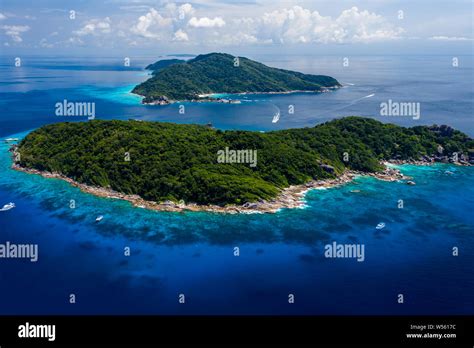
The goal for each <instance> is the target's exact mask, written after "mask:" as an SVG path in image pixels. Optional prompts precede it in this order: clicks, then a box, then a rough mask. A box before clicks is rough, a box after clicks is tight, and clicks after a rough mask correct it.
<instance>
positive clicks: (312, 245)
mask: <svg viewBox="0 0 474 348" xmlns="http://www.w3.org/2000/svg"><path fill="white" fill-rule="evenodd" d="M251 58H254V59H257V60H260V61H263V62H264V63H266V64H268V65H271V66H275V67H281V68H287V69H292V70H299V71H302V72H307V73H319V74H326V75H330V76H333V77H335V78H337V79H338V80H339V81H340V82H342V83H344V86H345V87H344V88H341V89H339V90H337V91H334V92H331V93H322V94H307V93H300V94H290V95H272V96H269V95H247V96H238V97H236V96H231V98H239V99H241V101H242V102H241V104H215V103H201V104H192V103H185V104H184V105H185V113H184V114H180V113H179V108H178V105H169V106H165V107H159V106H143V105H141V104H140V97H138V96H135V95H133V94H130V93H129V92H130V90H131V89H132V88H133V86H134V85H136V84H137V83H139V82H141V81H144V80H145V79H146V78H147V77H148V73H147V72H146V71H144V70H143V69H142V67H143V66H145V65H146V64H148V63H150V62H152V61H154V59H153V58H149V57H148V58H147V57H144V58H140V59H136V60H132V65H131V67H124V66H123V61H121V59H118V58H107V59H100V60H98V59H91V58H84V59H77V58H76V59H71V58H63V59H60V58H44V57H43V58H39V57H22V66H21V67H15V66H14V64H13V63H14V60H13V58H12V57H1V58H0V73H1V74H0V107H1V110H2V111H1V113H0V137H2V139H0V207H1V206H3V204H6V203H8V202H14V203H15V204H16V208H14V209H12V210H9V211H3V212H0V244H2V243H5V242H6V241H10V242H12V243H28V244H30V243H37V244H38V247H39V258H38V261H37V262H30V261H29V260H27V259H0V284H1V286H0V314H349V315H351V314H472V313H474V277H473V272H472V270H473V269H474V256H473V255H474V215H473V214H472V213H471V212H472V211H473V209H474V168H467V167H457V166H452V165H435V166H430V167H417V166H401V167H400V169H401V170H402V171H403V172H404V173H405V174H407V175H410V176H412V177H413V180H414V181H415V182H416V183H417V184H416V185H415V186H408V185H406V184H404V183H398V182H394V183H388V182H382V181H378V180H375V179H371V178H364V177H360V178H358V179H357V180H355V181H354V182H352V183H350V184H347V185H345V186H341V187H337V188H331V189H325V190H313V191H310V192H309V193H308V194H307V196H306V197H305V200H306V207H305V208H304V209H293V210H288V209H285V210H282V211H280V212H278V213H276V214H239V215H224V214H213V213H191V212H186V213H166V212H153V211H148V210H144V209H140V208H134V207H132V206H131V205H130V204H129V203H127V202H123V201H119V200H110V199H104V198H98V197H95V196H92V195H89V194H85V193H82V192H81V191H80V190H79V189H77V188H73V187H71V186H70V185H69V184H67V183H66V182H63V181H61V180H55V179H45V178H42V177H40V176H36V175H29V174H25V173H21V172H16V171H14V170H12V169H11V168H10V165H11V158H10V154H9V152H8V145H7V144H6V143H4V142H3V138H8V137H19V138H21V137H23V136H24V135H26V134H27V133H28V132H29V131H31V130H32V129H35V128H37V127H39V126H41V125H44V124H48V123H53V122H60V121H85V120H86V117H83V118H81V117H58V116H55V104H56V103H57V102H62V101H63V100H65V99H66V100H68V101H79V102H95V103H96V118H99V119H129V118H134V119H142V120H154V121H155V120H156V121H170V122H179V123H199V124H205V123H208V122H211V123H212V124H213V125H214V126H215V127H218V128H221V129H249V130H260V131H268V130H272V129H283V128H291V127H304V126H312V125H315V124H317V123H321V122H325V121H327V120H330V119H332V118H335V117H342V116H346V115H362V116H368V117H374V118H376V119H379V120H381V121H383V122H393V123H397V124H401V125H407V126H412V125H419V124H433V123H438V124H449V125H451V126H454V127H455V128H458V129H460V130H462V131H464V132H466V133H468V134H470V135H471V136H472V135H474V123H473V122H472V117H473V99H474V92H473V84H472V81H473V76H472V74H473V63H472V61H473V59H472V56H466V57H460V58H459V59H460V66H459V67H457V68H454V67H452V65H451V57H447V56H406V57H403V56H387V57H364V56H359V57H354V58H351V59H350V65H349V67H343V66H342V58H341V57H310V56H304V57H291V56H288V57H281V56H280V57H275V56H255V57H251ZM372 94H373V96H371V97H368V96H369V95H372ZM388 99H392V100H393V101H401V102H419V103H420V105H421V117H420V119H419V120H413V119H412V118H411V117H386V116H380V113H379V110H380V103H381V102H386V101H388ZM289 105H293V106H294V109H295V112H294V114H289V113H288V106H289ZM278 112H279V113H280V119H279V121H278V122H277V123H272V119H273V117H274V115H275V114H276V113H278ZM71 200H74V202H75V207H74V208H71V206H70V202H71ZM400 200H402V201H403V208H400ZM98 215H103V216H104V219H103V220H102V221H101V222H100V223H96V222H95V219H96V217H97V216H98ZM379 222H385V224H386V227H385V228H384V229H382V230H377V229H376V228H375V226H376V225H377V224H378V223H379ZM333 242H337V243H350V244H363V245H364V250H365V260H364V261H363V262H358V261H357V260H356V259H355V258H345V259H342V258H325V257H324V247H325V245H326V244H330V243H333ZM127 247H128V248H130V256H125V255H124V248H127ZM236 247H238V248H239V251H240V255H239V256H235V254H234V251H235V248H236ZM454 247H457V248H458V250H459V254H458V256H453V248H454ZM70 294H74V295H75V298H76V301H75V303H74V304H71V303H70V302H69V299H70ZM180 294H184V296H185V303H179V301H178V299H179V295H180ZM289 294H293V295H294V298H295V301H294V303H291V304H290V303H288V296H289ZM399 294H403V296H404V303H403V304H400V303H398V295H399Z"/></svg>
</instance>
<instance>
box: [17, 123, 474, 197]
mask: <svg viewBox="0 0 474 348" xmlns="http://www.w3.org/2000/svg"><path fill="white" fill-rule="evenodd" d="M443 127H445V126H442V127H426V126H419V127H414V128H403V127H399V126H395V125H392V124H383V123H381V122H378V121H375V120H373V119H367V118H360V117H347V118H343V119H338V120H333V121H330V122H327V123H324V124H320V125H317V126H315V127H312V128H302V129H289V130H282V131H273V132H268V133H260V132H250V131H221V130H216V129H212V128H209V127H206V126H200V125H179V124H173V123H159V122H138V121H116V120H114V121H101V120H94V121H90V122H84V123H83V122H80V123H79V122H77V123H76V122H74V123H56V124H51V125H47V126H44V127H41V128H39V129H37V130H35V131H33V132H31V133H30V134H28V135H27V136H26V137H25V138H24V139H23V140H22V141H21V143H20V144H19V152H20V154H21V162H20V164H21V165H22V166H24V167H29V168H36V169H39V170H46V171H51V172H60V173H62V174H64V175H66V176H68V177H70V178H72V179H75V180H76V181H78V182H82V183H86V184H90V185H97V186H103V187H111V188H113V189H114V190H116V191H120V192H123V193H127V194H138V195H140V196H142V197H143V198H145V199H148V200H153V201H163V200H167V199H170V200H175V201H177V200H181V199H183V200H184V201H186V202H195V203H201V204H206V203H214V204H221V205H223V204H228V203H237V204H242V203H245V202H251V201H256V200H259V199H269V198H271V197H274V196H275V195H277V193H278V192H279V190H280V189H281V188H284V187H288V186H289V185H293V184H302V183H305V182H307V181H309V180H311V179H322V178H329V177H334V176H336V175H338V174H340V173H341V172H342V171H343V170H344V169H345V168H350V169H355V170H361V171H365V172H374V171H378V170H380V169H381V166H380V164H379V163H380V160H382V159H391V158H395V157H396V158H402V159H409V158H413V159H417V158H419V157H420V156H421V155H431V154H435V153H436V151H437V149H438V145H442V146H443V147H444V148H445V150H446V151H447V152H453V151H456V152H464V153H467V151H468V149H472V148H474V142H473V140H472V139H470V138H469V137H468V136H467V135H465V134H463V133H461V132H459V131H456V130H453V129H452V128H450V127H445V128H443ZM226 147H228V148H229V149H234V150H239V149H241V150H246V149H251V150H257V154H258V157H257V158H258V161H257V165H256V166H255V167H251V166H249V165H248V164H246V163H231V164H229V163H218V161H217V158H218V155H217V153H218V151H220V150H223V149H225V148H226ZM345 152H347V153H348V154H349V161H348V162H345V161H343V156H344V153H345ZM127 153H128V154H129V159H130V160H129V161H127V160H126V157H127ZM326 165H328V166H331V169H332V168H334V169H333V170H329V171H328V170H327V169H328V167H327V166H326Z"/></svg>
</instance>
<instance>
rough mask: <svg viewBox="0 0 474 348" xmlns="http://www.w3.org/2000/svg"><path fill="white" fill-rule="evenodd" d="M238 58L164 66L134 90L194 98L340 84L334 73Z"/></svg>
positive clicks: (149, 96)
mask: <svg viewBox="0 0 474 348" xmlns="http://www.w3.org/2000/svg"><path fill="white" fill-rule="evenodd" d="M234 59H235V57H234V56H231V55H230V54H224V53H210V54H204V55H200V56H197V57H196V58H194V59H191V60H189V61H187V62H182V63H179V64H176V62H175V63H173V64H170V65H168V66H166V67H161V65H160V70H159V71H155V72H154V74H153V77H152V78H150V79H148V80H147V81H145V82H143V83H141V84H140V85H138V86H136V87H135V88H134V89H133V93H136V94H140V95H143V96H145V101H146V102H150V101H153V100H158V99H161V98H167V99H170V100H192V99H197V98H199V97H198V96H199V95H200V94H210V93H242V92H285V91H294V90H301V91H320V90H321V89H322V88H323V87H334V86H339V82H337V80H336V79H334V78H332V77H330V76H324V75H307V74H302V73H299V72H294V71H289V70H283V69H277V68H271V67H268V66H266V65H264V64H261V63H258V62H256V61H253V60H250V59H248V58H244V57H239V58H238V59H239V61H238V66H235V64H234V63H235V61H234ZM155 64H160V62H157V63H155ZM162 64H167V63H166V62H165V63H162Z"/></svg>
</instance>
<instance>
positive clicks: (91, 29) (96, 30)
mask: <svg viewBox="0 0 474 348" xmlns="http://www.w3.org/2000/svg"><path fill="white" fill-rule="evenodd" d="M111 23H112V21H111V20H110V18H109V17H105V18H104V19H91V20H89V21H87V22H86V24H85V25H84V26H83V27H82V28H81V29H79V30H76V31H74V32H73V33H74V34H75V35H77V36H86V35H99V34H109V33H110V32H111V26H110V24H111Z"/></svg>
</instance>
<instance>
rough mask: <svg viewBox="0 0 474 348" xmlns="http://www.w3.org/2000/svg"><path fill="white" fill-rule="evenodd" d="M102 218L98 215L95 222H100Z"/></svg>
mask: <svg viewBox="0 0 474 348" xmlns="http://www.w3.org/2000/svg"><path fill="white" fill-rule="evenodd" d="M103 218H104V217H103V216H102V215H99V216H98V217H96V219H95V222H100V221H101V220H102V219H103Z"/></svg>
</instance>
